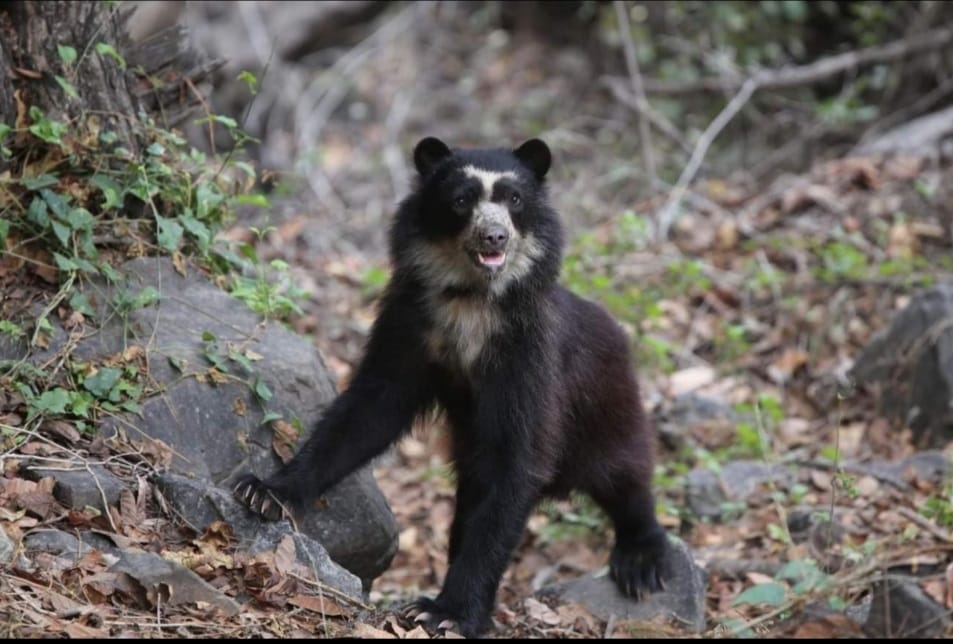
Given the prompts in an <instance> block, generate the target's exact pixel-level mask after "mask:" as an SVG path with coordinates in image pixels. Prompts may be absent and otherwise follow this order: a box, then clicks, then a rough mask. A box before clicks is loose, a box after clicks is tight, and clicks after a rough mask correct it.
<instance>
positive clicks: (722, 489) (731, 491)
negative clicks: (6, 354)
mask: <svg viewBox="0 0 953 644" xmlns="http://www.w3.org/2000/svg"><path fill="white" fill-rule="evenodd" d="M794 477H795V474H794V472H792V471H791V470H788V469H787V468H785V467H784V466H782V465H776V464H772V463H765V462H763V461H732V462H730V463H726V464H725V465H723V466H722V468H721V473H720V474H716V473H715V472H712V471H711V470H710V469H708V468H705V467H698V468H695V469H694V470H692V471H691V472H689V473H688V475H687V476H686V478H685V494H686V501H687V502H688V506H689V508H691V510H692V512H694V513H695V515H696V516H698V517H701V518H708V519H715V520H717V519H720V518H721V515H722V513H723V504H724V503H727V502H744V501H746V500H747V499H748V497H750V496H751V495H752V494H754V493H755V492H756V491H757V489H758V487H759V486H760V485H761V484H762V483H767V482H768V481H775V482H777V483H779V484H781V485H786V484H787V483H788V482H790V481H791V480H793V479H794Z"/></svg>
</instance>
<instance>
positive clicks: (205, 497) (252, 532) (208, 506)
mask: <svg viewBox="0 0 953 644" xmlns="http://www.w3.org/2000/svg"><path fill="white" fill-rule="evenodd" d="M156 484H157V485H158V487H159V489H160V490H161V491H162V493H163V494H164V495H165V496H166V498H167V500H168V501H169V503H170V504H171V505H172V507H173V509H174V510H175V512H176V514H177V515H178V516H179V517H180V518H181V519H183V520H185V521H186V522H187V523H189V524H190V525H191V526H192V527H193V528H194V529H195V530H197V531H200V532H201V531H203V530H205V528H206V527H208V525H209V524H211V523H212V522H214V521H224V522H225V523H227V524H228V525H230V526H231V528H232V530H233V531H234V534H235V538H236V539H237V540H238V542H239V548H240V549H242V550H247V551H248V552H251V553H252V554H254V553H258V552H261V551H263V550H268V551H274V549H275V548H276V547H277V545H278V542H279V541H281V539H282V538H283V537H284V536H285V535H289V534H290V535H292V536H293V537H294V540H295V549H296V551H297V555H298V561H299V562H300V563H301V564H302V565H304V566H307V567H308V568H311V569H312V571H313V572H314V575H315V579H318V580H320V581H322V582H323V583H325V584H327V585H329V586H332V587H334V588H336V589H338V590H340V591H341V592H343V593H345V594H347V595H350V596H351V597H354V598H355V599H360V598H361V594H362V587H363V584H362V582H361V580H360V579H359V578H358V577H356V576H355V575H354V574H352V573H350V572H348V571H347V570H345V569H344V568H342V567H341V566H339V565H338V564H336V563H334V562H333V561H331V558H330V557H329V556H328V552H327V550H325V548H324V547H323V546H322V545H321V544H320V543H318V542H317V541H315V540H314V539H312V538H310V537H308V536H307V535H304V534H301V533H299V532H295V531H294V530H293V529H292V528H291V526H290V524H289V523H288V522H287V521H282V522H279V523H264V522H262V521H261V520H260V519H259V518H258V517H256V516H255V515H253V514H251V513H250V512H248V510H247V509H246V508H245V507H244V506H242V505H241V504H239V503H238V502H237V501H235V500H234V498H233V497H232V495H231V493H230V492H229V491H228V490H224V489H222V488H219V487H217V486H215V485H212V484H210V483H208V482H206V481H203V480H201V479H192V478H188V477H185V476H181V475H178V474H174V473H169V472H167V473H164V474H160V475H159V476H158V477H157V479H156Z"/></svg>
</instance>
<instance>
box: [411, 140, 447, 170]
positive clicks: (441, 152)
mask: <svg viewBox="0 0 953 644" xmlns="http://www.w3.org/2000/svg"><path fill="white" fill-rule="evenodd" d="M448 156H450V148H448V147H447V144H446V143H444V142H443V141H441V140H440V139H438V138H436V137H433V136H428V137H427V138H426V139H422V140H421V141H420V143H418V144H417V145H416V146H415V147H414V165H415V166H416V167H417V172H419V173H420V174H421V176H427V175H428V174H430V171H431V170H433V167H434V166H435V165H437V163H439V162H440V161H441V160H443V159H444V158H446V157H448Z"/></svg>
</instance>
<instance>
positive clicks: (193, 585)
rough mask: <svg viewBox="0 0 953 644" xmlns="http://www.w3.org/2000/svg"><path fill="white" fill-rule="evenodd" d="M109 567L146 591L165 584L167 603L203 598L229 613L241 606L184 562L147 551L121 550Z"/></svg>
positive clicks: (173, 603) (157, 590) (191, 601)
mask: <svg viewBox="0 0 953 644" xmlns="http://www.w3.org/2000/svg"><path fill="white" fill-rule="evenodd" d="M109 570H110V572H124V573H126V574H127V575H129V576H130V577H132V578H133V579H135V580H136V581H138V582H139V583H140V584H142V586H143V587H144V588H145V589H146V591H153V592H159V591H160V590H161V589H162V586H165V587H167V589H168V596H167V597H166V598H164V600H163V601H164V602H166V603H168V604H172V605H178V604H195V603H196V602H206V603H208V604H211V605H212V606H216V607H218V608H220V609H221V610H222V612H223V613H224V614H225V615H227V616H229V617H231V616H233V615H237V614H238V612H239V611H240V610H241V606H239V604H238V602H236V601H235V600H234V599H232V598H230V597H227V596H226V595H225V594H223V593H222V592H221V591H219V590H216V589H215V588H214V587H213V586H212V585H211V584H209V583H208V582H206V581H205V580H204V579H202V578H201V577H199V576H198V575H196V574H195V573H194V572H192V571H191V570H189V569H188V568H186V567H185V566H182V565H180V564H177V563H175V562H174V561H169V560H167V559H163V558H162V557H160V556H159V555H157V554H154V553H151V552H133V551H131V550H127V551H124V552H123V553H122V555H121V556H120V557H119V561H117V562H116V563H115V564H113V565H112V566H110V568H109Z"/></svg>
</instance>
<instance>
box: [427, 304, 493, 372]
mask: <svg viewBox="0 0 953 644" xmlns="http://www.w3.org/2000/svg"><path fill="white" fill-rule="evenodd" d="M432 310H433V321H434V322H433V323H434V326H433V329H432V330H431V332H430V337H429V338H428V344H429V348H430V351H431V352H432V354H433V356H434V358H436V359H437V360H447V359H449V360H451V361H453V362H455V363H457V364H458V365H460V366H461V367H463V368H464V369H468V368H469V367H470V366H471V365H472V364H473V363H474V362H475V361H476V359H477V358H478V357H480V353H482V352H483V349H484V347H485V346H486V344H487V342H488V341H490V338H491V337H492V336H493V334H495V333H496V332H497V331H499V329H500V316H499V312H498V311H497V309H496V306H495V305H493V304H491V303H490V302H488V301H486V300H484V299H481V298H473V299H469V298H456V299H453V300H450V301H442V302H434V303H433V309H432Z"/></svg>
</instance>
